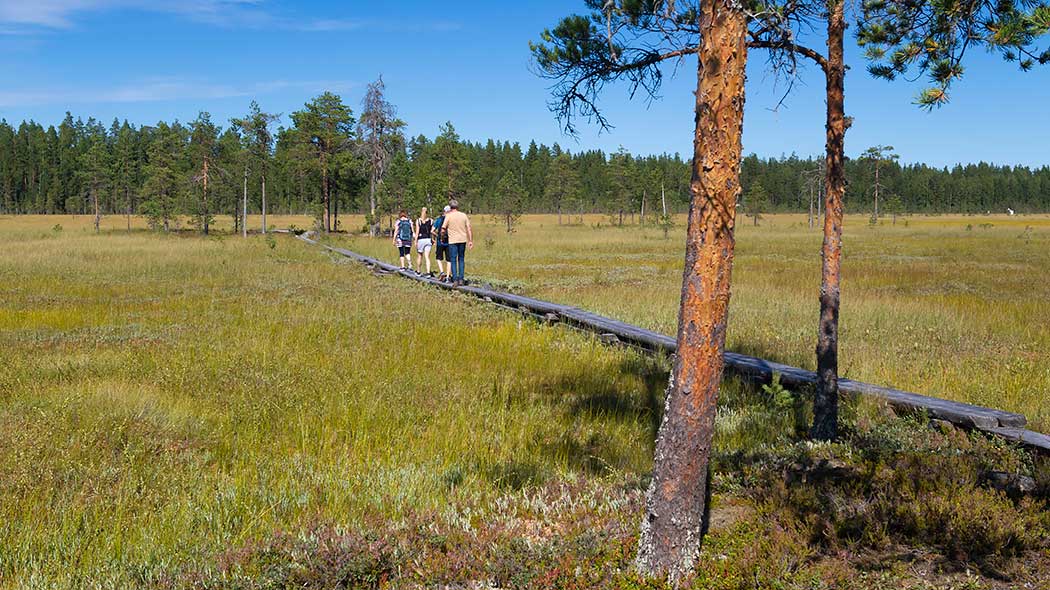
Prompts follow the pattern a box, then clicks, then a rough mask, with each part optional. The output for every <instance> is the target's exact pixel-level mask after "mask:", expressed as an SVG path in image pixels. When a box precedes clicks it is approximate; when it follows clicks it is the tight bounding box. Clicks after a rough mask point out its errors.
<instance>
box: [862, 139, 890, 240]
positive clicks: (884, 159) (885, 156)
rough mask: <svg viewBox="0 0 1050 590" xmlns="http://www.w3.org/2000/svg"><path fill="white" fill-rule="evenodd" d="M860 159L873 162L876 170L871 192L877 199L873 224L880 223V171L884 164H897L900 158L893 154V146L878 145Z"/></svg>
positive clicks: (872, 213) (872, 215)
mask: <svg viewBox="0 0 1050 590" xmlns="http://www.w3.org/2000/svg"><path fill="white" fill-rule="evenodd" d="M860 158H861V159H862V160H867V161H869V162H871V163H872V167H873V168H874V170H875V182H874V184H873V185H872V187H871V192H872V195H873V197H874V199H875V201H874V207H873V208H872V210H871V220H872V223H878V221H879V192H880V191H881V190H882V183H881V182H880V180H879V171H880V169H881V168H882V166H883V165H884V164H889V163H891V162H896V161H897V159H898V158H899V156H897V154H895V153H893V146H892V145H877V146H873V147H870V148H868V149H866V150H864V153H863V154H861V155H860Z"/></svg>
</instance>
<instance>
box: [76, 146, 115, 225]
mask: <svg viewBox="0 0 1050 590" xmlns="http://www.w3.org/2000/svg"><path fill="white" fill-rule="evenodd" d="M88 144H89V145H88V147H87V150H86V151H84V153H83V154H82V155H81V156H80V167H79V170H78V171H79V174H80V175H81V177H82V178H83V181H82V184H83V186H84V188H85V189H86V191H87V195H88V198H89V199H90V201H91V205H92V210H93V212H94V225H95V233H98V232H99V223H100V222H101V221H102V208H101V204H100V202H99V199H100V198H101V195H102V193H103V191H105V190H106V187H107V185H108V183H109V182H108V181H109V166H110V163H109V162H110V155H109V150H108V149H107V147H106V143H105V140H104V138H100V137H92V138H90V140H89V141H88Z"/></svg>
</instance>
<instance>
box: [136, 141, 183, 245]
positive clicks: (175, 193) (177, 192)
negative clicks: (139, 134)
mask: <svg viewBox="0 0 1050 590" xmlns="http://www.w3.org/2000/svg"><path fill="white" fill-rule="evenodd" d="M184 149H185V144H184V142H183V140H182V137H181V133H180V131H179V129H178V128H177V127H175V126H172V125H168V124H167V123H164V122H163V121H162V122H160V123H158V124H157V128H156V131H155V132H154V134H153V138H152V142H151V143H150V145H149V148H148V150H147V151H148V156H149V165H148V166H147V167H146V184H145V186H144V187H143V192H144V193H145V194H146V197H147V201H146V202H145V203H143V206H142V208H143V212H144V213H145V214H146V219H147V221H148V222H149V226H150V228H151V229H154V230H156V229H163V230H164V231H169V230H170V229H171V222H172V220H173V219H175V217H176V215H178V211H179V200H180V198H181V197H182V195H183V182H182V180H181V177H180V176H181V175H180V171H179V162H178V160H179V158H180V157H181V156H182V154H183V151H184Z"/></svg>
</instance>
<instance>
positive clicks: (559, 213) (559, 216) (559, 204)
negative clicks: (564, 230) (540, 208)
mask: <svg viewBox="0 0 1050 590" xmlns="http://www.w3.org/2000/svg"><path fill="white" fill-rule="evenodd" d="M558 225H561V201H558Z"/></svg>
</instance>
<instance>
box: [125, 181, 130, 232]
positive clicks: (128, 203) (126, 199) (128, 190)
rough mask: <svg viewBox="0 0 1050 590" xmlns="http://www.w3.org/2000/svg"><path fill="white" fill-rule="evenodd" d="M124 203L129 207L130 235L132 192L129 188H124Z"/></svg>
mask: <svg viewBox="0 0 1050 590" xmlns="http://www.w3.org/2000/svg"><path fill="white" fill-rule="evenodd" d="M124 202H125V203H126V204H127V206H128V214H127V218H128V233H131V190H130V189H128V187H127V186H125V187H124Z"/></svg>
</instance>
